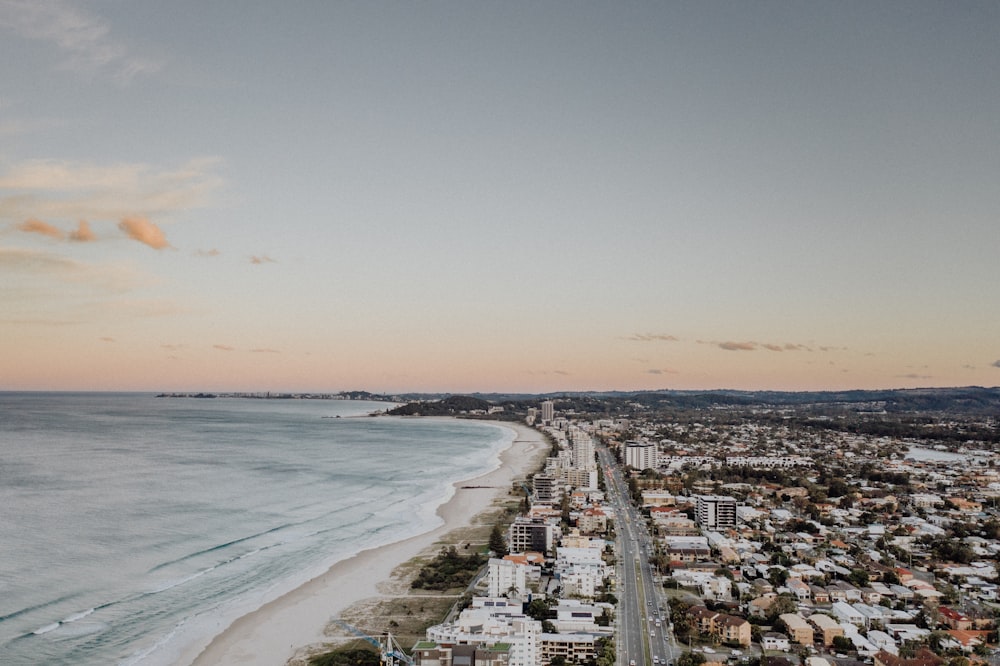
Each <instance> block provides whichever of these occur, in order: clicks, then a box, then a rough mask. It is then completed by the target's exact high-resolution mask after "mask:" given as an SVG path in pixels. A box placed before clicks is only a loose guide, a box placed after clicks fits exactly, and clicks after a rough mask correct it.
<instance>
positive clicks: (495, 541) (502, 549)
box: [489, 525, 507, 557]
mask: <svg viewBox="0 0 1000 666" xmlns="http://www.w3.org/2000/svg"><path fill="white" fill-rule="evenodd" d="M489 547H490V550H492V551H493V554H494V555H496V556H497V557H503V556H504V555H506V554H507V541H506V540H505V539H504V538H503V532H502V531H501V530H500V526H499V525H493V529H492V530H491V531H490V542H489Z"/></svg>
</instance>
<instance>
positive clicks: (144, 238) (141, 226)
mask: <svg viewBox="0 0 1000 666" xmlns="http://www.w3.org/2000/svg"><path fill="white" fill-rule="evenodd" d="M118 228H119V229H121V230H122V231H124V232H125V235H126V236H128V237H129V238H131V239H132V240H135V241H139V242H140V243H142V244H143V245H148V246H149V247H151V248H153V249H154V250H162V249H164V248H168V247H170V243H168V242H167V237H166V236H165V235H164V234H163V231H162V230H161V229H160V228H159V227H158V226H156V225H155V224H153V223H152V222H150V221H149V220H147V219H146V218H144V217H126V218H125V219H123V220H122V221H121V222H119V223H118Z"/></svg>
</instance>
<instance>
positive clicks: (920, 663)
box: [873, 648, 946, 666]
mask: <svg viewBox="0 0 1000 666" xmlns="http://www.w3.org/2000/svg"><path fill="white" fill-rule="evenodd" d="M873 659H874V665H875V666H942V665H943V664H944V663H946V662H945V660H944V659H942V658H941V657H939V656H937V655H936V654H934V653H933V652H931V651H930V650H929V649H927V648H920V650H918V651H917V653H916V655H914V656H913V657H911V658H909V659H904V658H902V657H897V656H896V655H894V654H890V653H889V652H886V651H885V650H880V651H879V652H876V653H875V655H874V657H873Z"/></svg>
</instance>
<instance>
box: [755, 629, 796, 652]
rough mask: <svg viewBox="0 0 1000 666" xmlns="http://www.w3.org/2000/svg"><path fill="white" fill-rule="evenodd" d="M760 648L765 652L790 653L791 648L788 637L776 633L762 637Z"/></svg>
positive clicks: (771, 632) (770, 632)
mask: <svg viewBox="0 0 1000 666" xmlns="http://www.w3.org/2000/svg"><path fill="white" fill-rule="evenodd" d="M760 647H761V648H762V649H764V650H781V651H783V652H788V650H789V649H790V648H791V646H790V645H789V643H788V636H786V635H784V634H779V633H778V632H776V631H769V632H767V633H766V634H764V635H763V636H761V637H760Z"/></svg>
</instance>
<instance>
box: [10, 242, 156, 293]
mask: <svg viewBox="0 0 1000 666" xmlns="http://www.w3.org/2000/svg"><path fill="white" fill-rule="evenodd" d="M0 271H3V272H9V273H11V274H12V275H15V276H17V278H18V280H17V284H19V285H21V288H22V289H24V290H40V289H42V288H43V287H44V282H45V281H46V280H53V279H54V280H56V281H58V282H61V283H64V284H75V285H86V286H89V287H91V288H97V289H98V290H99V291H101V292H104V293H111V294H121V293H124V292H126V291H129V290H130V289H131V288H133V287H134V286H136V285H137V284H141V283H143V282H144V281H145V279H144V278H142V277H140V276H139V275H138V274H137V273H135V271H133V270H131V269H129V268H127V267H123V266H118V265H93V264H87V263H83V262H79V261H75V260H73V259H70V258H68V257H64V256H62V255H59V254H54V253H51V252H36V251H33V250H25V249H20V248H5V247H0ZM32 293H35V294H37V293H38V292H37V291H33V292H32ZM7 294H8V295H10V294H11V292H10V291H8V292H7Z"/></svg>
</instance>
